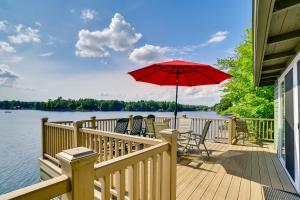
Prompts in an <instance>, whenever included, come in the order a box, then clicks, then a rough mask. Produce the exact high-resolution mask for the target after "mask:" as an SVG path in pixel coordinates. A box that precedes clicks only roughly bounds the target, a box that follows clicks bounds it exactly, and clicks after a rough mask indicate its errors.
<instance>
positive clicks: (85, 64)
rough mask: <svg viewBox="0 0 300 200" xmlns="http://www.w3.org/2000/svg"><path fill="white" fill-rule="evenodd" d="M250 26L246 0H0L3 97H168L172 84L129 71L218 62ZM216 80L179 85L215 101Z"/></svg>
mask: <svg viewBox="0 0 300 200" xmlns="http://www.w3.org/2000/svg"><path fill="white" fill-rule="evenodd" d="M250 27H251V1H250V0H246V1H241V0H209V1H208V0H206V1H204V0H203V1H199V0H197V1H196V0H190V1H183V0H164V1H161V0H151V1H150V0H148V1H146V0H131V1H126V0H115V1H110V0H97V1H96V0H85V1H83V0H76V1H75V0H64V1H61V0H43V1H37V0H36V1H33V0H26V1H22V0H1V2H0V100H13V99H16V100H24V101H46V100H48V99H54V98H57V97H63V98H72V99H79V98H95V99H118V100H125V101H138V100H159V101H173V100H174V98H175V88H174V87H171V86H157V85H152V84H147V83H140V82H135V81H134V79H133V78H132V77H130V76H129V75H128V74H127V72H129V71H132V70H135V69H138V68H140V67H143V66H146V65H148V64H151V63H154V62H160V61H166V60H173V59H181V60H187V61H193V62H199V63H205V64H210V65H212V66H215V64H216V63H217V58H225V57H229V56H233V55H234V47H236V46H237V45H238V44H240V43H241V42H242V40H243V36H244V31H245V29H246V28H250ZM221 87H222V86H221V85H214V86H197V87H181V88H180V89H179V102H180V103H184V104H195V105H199V104H203V105H214V104H215V103H217V102H219V100H220V95H222V94H221V92H220V89H221Z"/></svg>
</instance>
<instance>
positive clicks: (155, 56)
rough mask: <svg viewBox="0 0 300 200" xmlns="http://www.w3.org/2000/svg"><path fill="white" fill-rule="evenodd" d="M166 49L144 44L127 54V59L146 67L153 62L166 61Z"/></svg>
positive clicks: (168, 50)
mask: <svg viewBox="0 0 300 200" xmlns="http://www.w3.org/2000/svg"><path fill="white" fill-rule="evenodd" d="M170 51H171V50H170V48H168V47H160V46H153V45H149V44H146V45H144V46H142V47H139V48H136V49H134V50H133V51H132V52H131V53H130V54H129V59H130V60H131V61H133V62H135V63H137V64H141V65H146V64H150V63H153V62H158V61H163V60H167V59H168V57H167V55H166V53H167V52H170Z"/></svg>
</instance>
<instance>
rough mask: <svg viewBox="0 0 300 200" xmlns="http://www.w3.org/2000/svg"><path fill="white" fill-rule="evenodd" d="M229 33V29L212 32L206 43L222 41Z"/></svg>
mask: <svg viewBox="0 0 300 200" xmlns="http://www.w3.org/2000/svg"><path fill="white" fill-rule="evenodd" d="M228 33H229V32H227V31H219V32H217V33H215V34H212V35H211V36H210V39H209V40H208V41H207V42H206V44H207V45H208V44H213V43H215V44H216V43H220V42H223V41H224V40H225V39H226V38H227V36H228Z"/></svg>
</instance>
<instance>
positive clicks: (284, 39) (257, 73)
mask: <svg viewBox="0 0 300 200" xmlns="http://www.w3.org/2000/svg"><path fill="white" fill-rule="evenodd" d="M252 11H253V21H252V24H253V29H252V31H253V64H254V71H253V72H254V84H255V85H256V86H263V85H272V84H274V81H275V80H277V78H278V77H279V76H280V75H281V73H282V71H283V70H284V69H285V68H286V67H287V66H288V65H289V63H290V62H291V61H292V60H293V58H294V57H295V55H296V54H297V53H298V52H299V50H300V1H299V0H253V10H252Z"/></svg>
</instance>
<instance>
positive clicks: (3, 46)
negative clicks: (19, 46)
mask: <svg viewBox="0 0 300 200" xmlns="http://www.w3.org/2000/svg"><path fill="white" fill-rule="evenodd" d="M14 52H16V50H15V49H14V48H13V47H12V46H10V44H9V43H7V42H2V41H0V54H1V53H14Z"/></svg>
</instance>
